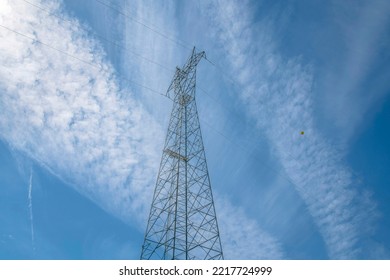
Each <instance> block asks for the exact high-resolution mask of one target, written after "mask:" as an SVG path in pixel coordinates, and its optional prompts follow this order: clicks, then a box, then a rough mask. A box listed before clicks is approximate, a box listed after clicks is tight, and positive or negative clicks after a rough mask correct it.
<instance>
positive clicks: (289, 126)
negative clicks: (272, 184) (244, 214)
mask: <svg viewBox="0 0 390 280" xmlns="http://www.w3.org/2000/svg"><path fill="white" fill-rule="evenodd" d="M205 8H206V9H207V13H208V16H209V17H210V18H212V19H214V25H213V36H216V37H217V38H218V39H219V41H220V45H221V46H222V47H223V49H224V51H225V52H226V53H227V60H228V61H229V63H230V65H231V69H232V70H231V72H230V73H229V74H230V75H231V76H234V77H236V81H237V83H238V84H239V85H240V86H241V87H240V89H241V90H240V94H241V96H240V98H241V100H242V101H243V102H244V103H245V104H246V105H247V107H248V109H249V115H250V117H251V118H253V119H255V120H256V122H257V125H258V128H259V129H261V130H262V131H264V132H265V134H266V135H267V137H268V139H269V141H270V143H271V145H272V149H273V153H274V155H275V156H276V157H277V158H278V160H279V161H280V163H281V165H282V168H283V170H284V172H285V173H286V175H287V176H288V177H289V178H291V181H292V182H293V183H294V184H295V186H296V190H297V192H298V193H299V194H300V196H301V197H302V199H303V200H304V201H305V203H306V205H307V207H308V210H309V212H310V214H311V215H312V217H313V218H314V220H315V222H316V224H317V226H318V228H319V230H320V232H321V234H322V236H323V239H324V241H325V243H326V245H327V248H328V254H329V257H331V258H337V259H345V258H356V257H358V256H359V253H360V252H359V246H358V243H359V241H361V240H363V239H364V238H365V237H366V236H367V234H368V233H369V231H370V230H371V229H372V227H371V226H372V221H373V217H374V216H375V213H376V212H375V204H374V203H373V202H372V201H371V199H370V196H369V194H368V193H366V192H364V190H362V189H360V188H359V187H358V186H357V185H356V184H355V182H354V180H353V176H352V172H351V170H350V169H349V168H348V166H347V165H346V164H345V163H344V161H343V159H342V158H341V157H340V155H339V153H338V151H337V150H336V149H335V148H334V147H333V146H332V145H331V144H330V143H329V141H328V140H327V139H326V138H324V136H323V135H322V134H321V131H320V130H319V129H318V128H317V127H316V124H315V120H314V111H313V96H312V95H313V87H312V85H313V79H314V76H313V73H312V69H311V67H310V66H304V65H303V64H302V63H301V62H300V61H299V59H295V58H293V59H286V58H283V57H282V56H281V55H280V54H279V53H278V49H277V44H276V40H275V39H274V38H273V35H272V24H269V22H268V21H263V22H261V21H260V22H257V23H256V24H253V23H252V21H251V18H252V16H253V15H252V14H251V12H250V9H249V8H248V5H245V4H243V3H240V4H238V3H237V2H236V1H223V2H222V1H220V2H212V3H209V4H207V5H206V7H205ZM302 130H303V131H305V136H304V137H302V135H300V131H302Z"/></svg>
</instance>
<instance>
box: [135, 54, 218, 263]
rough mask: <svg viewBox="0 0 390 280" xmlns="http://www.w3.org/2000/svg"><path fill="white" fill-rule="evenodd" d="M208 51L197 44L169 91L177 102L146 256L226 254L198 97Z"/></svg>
mask: <svg viewBox="0 0 390 280" xmlns="http://www.w3.org/2000/svg"><path fill="white" fill-rule="evenodd" d="M204 57H205V52H198V53H197V52H196V51H195V48H194V49H193V51H192V54H191V56H190V58H189V59H188V61H187V62H186V64H185V65H184V66H183V67H182V68H178V67H177V68H176V73H175V75H174V77H173V80H172V83H171V85H170V86H169V88H168V91H167V96H168V97H169V98H170V99H172V100H173V108H172V112H171V117H170V122H169V126H168V131H167V136H166V139H165V145H164V150H163V154H162V159H161V163H160V169H159V173H158V177H157V182H156V188H155V191H154V195H153V201H152V206H151V209H150V214H149V219H148V225H147V229H146V233H145V239H144V244H143V246H142V252H141V259H155V260H156V259H167V260H176V259H184V260H192V259H205V260H220V259H223V253H222V246H221V240H220V236H219V229H218V223H217V217H216V214H215V208H214V201H213V195H212V191H211V184H210V178H209V173H208V169H207V163H206V156H205V151H204V146H203V140H202V134H201V130H200V123H199V118H198V111H197V107H196V101H195V87H196V67H197V65H198V63H199V61H200V60H201V59H202V58H204Z"/></svg>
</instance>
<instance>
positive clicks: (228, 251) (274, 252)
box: [216, 194, 285, 260]
mask: <svg viewBox="0 0 390 280" xmlns="http://www.w3.org/2000/svg"><path fill="white" fill-rule="evenodd" d="M216 197H217V199H216V205H217V214H218V218H219V219H218V221H219V229H220V232H221V239H222V248H223V252H224V256H225V259H234V260H238V259H252V260H264V259H282V258H284V257H285V256H284V253H283V250H282V246H281V244H280V243H279V242H278V241H277V240H276V239H275V238H274V237H272V236H270V235H269V234H268V233H266V232H265V231H263V230H262V229H261V228H260V226H259V224H258V223H257V221H256V220H253V219H250V218H248V217H247V215H246V213H245V211H244V209H243V208H242V207H237V206H235V205H233V204H232V203H231V202H230V201H229V200H228V199H227V198H221V197H222V196H221V194H218V195H217V196H216ZM218 197H219V198H218Z"/></svg>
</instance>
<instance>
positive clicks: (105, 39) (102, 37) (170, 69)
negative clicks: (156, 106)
mask: <svg viewBox="0 0 390 280" xmlns="http://www.w3.org/2000/svg"><path fill="white" fill-rule="evenodd" d="M22 1H24V2H26V3H27V4H29V5H31V6H33V7H35V8H37V9H40V10H42V11H44V12H46V13H47V14H48V15H50V16H54V17H56V18H59V19H61V20H64V21H67V22H70V23H72V21H71V20H70V19H68V18H66V17H62V16H59V15H57V14H55V13H53V12H51V11H49V10H48V9H45V8H43V7H41V6H38V5H36V4H34V3H31V2H30V1H27V0H22ZM91 33H92V34H93V35H94V36H96V37H98V38H101V39H103V40H104V41H106V42H108V43H110V44H112V45H114V46H116V47H119V48H121V49H122V50H125V51H127V52H130V53H132V54H133V55H134V56H136V57H139V58H141V59H143V60H145V61H148V62H150V63H153V64H155V65H157V66H159V67H161V68H163V69H165V70H167V71H169V72H171V73H174V72H175V70H174V69H173V68H168V67H166V66H165V65H162V64H161V63H158V62H156V61H154V60H152V59H150V58H147V57H144V56H142V55H140V54H138V53H136V52H134V51H133V50H131V49H129V48H127V47H126V46H124V45H122V44H119V43H117V42H114V41H112V40H110V39H107V38H106V37H104V36H102V35H100V34H99V33H97V32H93V31H92V32H91Z"/></svg>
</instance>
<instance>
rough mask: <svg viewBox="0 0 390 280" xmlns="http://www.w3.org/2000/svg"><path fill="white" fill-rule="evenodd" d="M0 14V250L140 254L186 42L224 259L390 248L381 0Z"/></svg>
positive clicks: (375, 252) (119, 5)
mask: <svg viewBox="0 0 390 280" xmlns="http://www.w3.org/2000/svg"><path fill="white" fill-rule="evenodd" d="M0 25H1V26H0V38H1V40H0V61H1V63H0V93H1V94H0V155H1V156H0V186H1V188H0V201H1V203H0V258H1V259H138V258H139V254H140V249H141V245H142V241H143V240H142V239H143V234H144V230H145V228H146V219H147V216H148V211H149V207H150V203H151V198H152V197H151V195H152V192H153V189H154V184H155V179H156V176H157V170H158V164H159V162H160V157H161V150H162V146H163V142H164V137H165V130H166V127H167V124H168V121H169V113H170V109H171V103H170V100H169V99H168V98H165V97H164V96H162V95H161V94H160V93H162V94H164V93H165V91H166V89H167V88H168V86H169V84H170V82H171V78H172V77H173V71H174V69H175V67H176V66H177V65H179V66H181V65H182V64H183V63H184V62H185V60H186V58H187V57H188V56H189V54H190V51H191V48H192V47H193V46H196V47H197V49H199V50H204V51H206V55H207V58H208V59H209V61H207V60H203V61H201V63H200V64H199V67H198V72H197V74H198V77H197V104H198V109H199V114H200V122H201V126H202V133H203V138H204V145H205V149H206V155H207V161H208V167H209V173H210V177H211V182H212V188H213V192H214V199H215V207H216V211H217V216H218V222H219V225H220V231H221V239H222V246H223V250H224V255H225V258H227V259H389V258H390V238H389V236H390V208H389V205H390V204H389V201H390V188H389V184H390V172H389V171H390V170H389V169H390V156H389V155H390V145H389V144H388V143H390V82H389V81H390V77H389V76H390V69H389V65H390V64H389V58H390V57H389V53H390V52H389V51H388V50H389V47H390V45H389V44H390V39H389V38H390V28H389V27H390V4H389V2H388V1H384V0H383V1H381V0H375V1H368V0H361V1H352V0H351V1H350V0H347V1H332V0H328V1H309V0H301V1H281V0H280V1H231V0H229V1H141V0H140V1H135V0H128V1H126V0H121V1H112V0H111V2H110V1H109V0H88V1H76V0H64V1H49V0H47V1H43V0H28V1H27V0H26V1H24V0H15V1H11V0H5V1H2V2H1V4H0ZM301 131H304V132H305V133H304V135H301Z"/></svg>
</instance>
